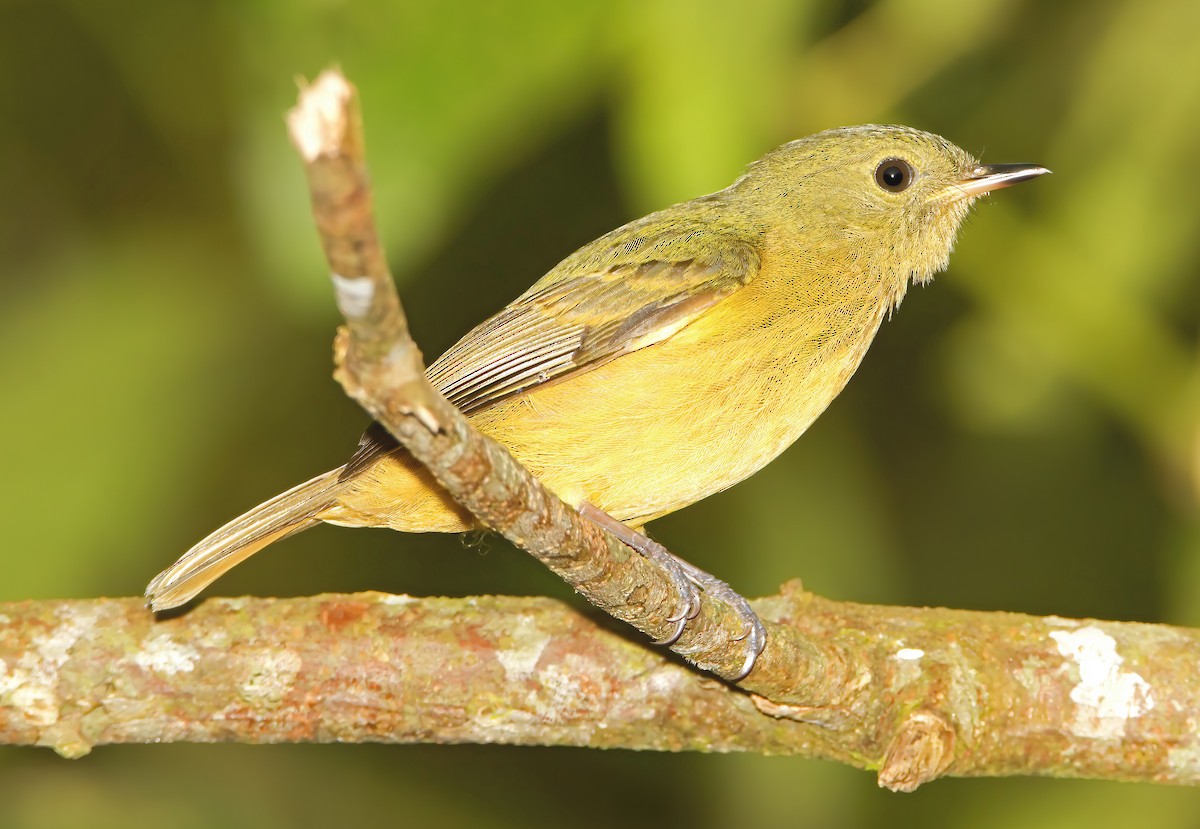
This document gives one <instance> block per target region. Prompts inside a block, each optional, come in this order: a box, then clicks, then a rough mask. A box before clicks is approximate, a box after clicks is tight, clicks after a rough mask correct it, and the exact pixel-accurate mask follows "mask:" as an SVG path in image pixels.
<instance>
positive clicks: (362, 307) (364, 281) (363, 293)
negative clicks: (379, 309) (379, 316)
mask: <svg viewBox="0 0 1200 829" xmlns="http://www.w3.org/2000/svg"><path fill="white" fill-rule="evenodd" d="M331 276H332V277H333V291H334V296H335V297H336V299H337V306H338V310H340V311H341V312H342V314H343V315H345V316H347V317H361V316H363V315H364V314H366V313H367V311H369V310H371V302H372V301H373V300H374V299H375V284H374V283H373V282H372V281H371V279H370V277H366V276H342V275H341V274H340V273H335V274H331Z"/></svg>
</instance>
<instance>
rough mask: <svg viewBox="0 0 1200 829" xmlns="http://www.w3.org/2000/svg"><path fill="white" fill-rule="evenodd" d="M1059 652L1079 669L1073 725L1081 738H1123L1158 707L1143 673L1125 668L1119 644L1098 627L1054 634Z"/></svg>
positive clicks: (1052, 637) (1073, 698) (1073, 689)
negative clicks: (1131, 724) (1131, 722)
mask: <svg viewBox="0 0 1200 829" xmlns="http://www.w3.org/2000/svg"><path fill="white" fill-rule="evenodd" d="M1050 638H1051V639H1053V640H1054V642H1055V644H1056V645H1057V646H1058V652H1059V653H1060V654H1062V655H1063V656H1065V657H1067V658H1068V659H1070V660H1072V661H1073V662H1075V663H1076V665H1078V667H1079V682H1078V683H1077V684H1076V685H1075V687H1074V688H1072V689H1071V700H1072V701H1073V702H1074V703H1075V705H1076V709H1075V718H1074V719H1073V720H1072V721H1071V723H1070V724H1069V727H1070V729H1071V732H1072V733H1073V734H1075V735H1076V736H1079V737H1092V738H1096V739H1102V740H1115V739H1120V738H1121V737H1123V736H1124V735H1125V727H1126V725H1127V724H1128V722H1129V720H1131V719H1136V718H1137V717H1141V716H1143V715H1144V714H1146V713H1147V712H1149V711H1150V710H1151V709H1153V708H1154V692H1153V689H1152V688H1151V687H1150V683H1148V682H1146V680H1144V679H1143V678H1142V677H1141V675H1140V674H1137V673H1135V672H1133V671H1125V670H1122V669H1121V665H1122V664H1123V663H1124V662H1125V659H1124V657H1122V656H1121V655H1120V654H1118V653H1117V641H1116V640H1115V639H1113V638H1112V637H1111V636H1109V635H1108V634H1107V633H1105V632H1104V631H1103V630H1101V629H1100V628H1098V627H1094V626H1089V627H1083V628H1079V629H1077V630H1074V631H1071V632H1069V633H1068V632H1067V631H1061V630H1056V631H1051V633H1050Z"/></svg>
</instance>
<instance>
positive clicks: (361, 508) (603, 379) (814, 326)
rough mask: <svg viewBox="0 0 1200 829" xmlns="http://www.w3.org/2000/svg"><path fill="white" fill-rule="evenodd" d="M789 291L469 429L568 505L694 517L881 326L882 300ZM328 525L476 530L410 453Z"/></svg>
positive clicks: (634, 520) (805, 420)
mask: <svg viewBox="0 0 1200 829" xmlns="http://www.w3.org/2000/svg"><path fill="white" fill-rule="evenodd" d="M779 288H780V286H779V285H772V284H771V283H770V282H769V281H767V280H761V281H756V282H753V283H751V284H750V285H749V286H747V287H745V288H743V289H742V290H740V291H739V292H738V293H737V294H735V295H733V296H732V297H730V298H728V299H726V300H724V301H722V302H721V303H719V304H718V305H716V306H715V307H714V308H712V309H711V310H710V311H708V312H706V313H705V314H704V315H703V316H701V317H700V318H698V319H697V320H695V321H694V322H692V323H691V324H690V325H688V326H687V327H685V328H683V329H682V330H680V331H678V332H677V333H675V334H674V335H673V336H671V337H669V338H668V339H667V340H664V341H663V342H661V343H658V344H655V345H652V346H649V347H647V348H643V349H641V350H639V351H636V352H633V353H630V354H626V355H623V356H621V357H618V358H616V359H614V360H611V361H609V362H608V363H605V364H603V365H600V366H598V367H596V368H594V369H591V370H588V371H583V372H580V373H578V374H575V375H572V376H569V377H567V378H565V379H564V380H562V381H559V382H554V383H550V384H547V385H545V386H541V387H537V388H535V389H533V390H531V391H529V392H526V393H523V394H521V395H519V396H516V397H512V398H508V399H505V400H501V401H499V402H498V403H495V404H493V405H492V406H490V407H488V408H486V409H484V410H481V411H479V412H476V413H474V414H473V415H471V421H472V423H473V424H474V425H475V426H476V427H477V428H478V429H479V430H480V431H481V432H483V433H484V434H486V435H489V436H490V437H492V438H495V439H496V440H497V441H499V442H500V443H502V444H504V445H505V446H506V447H508V449H509V450H510V451H511V452H512V453H513V455H514V456H515V457H516V458H517V459H518V460H519V461H521V463H522V464H524V465H525V466H526V467H527V468H528V469H529V470H530V471H532V472H533V473H534V474H535V475H536V476H537V477H538V478H539V479H540V480H541V481H542V482H543V483H545V484H546V486H548V487H549V488H550V489H551V490H552V491H553V492H554V493H555V494H557V495H558V496H559V497H560V498H562V499H563V500H564V501H566V502H567V503H570V504H572V505H578V504H580V503H581V502H585V501H586V502H588V503H591V504H593V505H595V506H597V507H599V508H600V509H602V510H604V511H606V512H608V513H609V514H610V515H613V516H614V517H616V518H618V519H620V520H622V521H625V522H628V523H630V524H631V525H634V526H640V525H642V524H644V523H646V522H647V521H650V520H652V519H654V518H657V517H659V516H662V515H665V514H667V513H669V512H673V511H674V510H677V509H680V508H682V507H685V506H687V505H688V504H691V503H694V502H696V501H698V500H700V499H702V498H704V497H706V496H708V495H711V494H713V493H715V492H719V491H721V490H723V489H725V488H727V487H729V486H732V485H733V484H735V483H737V482H738V481H740V480H742V479H743V478H746V477H747V476H749V475H751V474H753V473H754V472H756V471H757V470H758V469H760V468H762V466H764V465H765V464H766V463H768V462H769V461H771V460H772V459H774V458H775V457H776V456H777V455H778V454H779V453H780V452H782V451H783V450H784V449H785V448H787V447H788V446H789V445H790V444H791V443H792V442H793V441H794V440H796V438H798V437H799V436H800V435H801V434H802V433H803V432H804V430H805V429H807V428H808V426H809V425H810V424H811V423H812V422H813V420H815V419H816V418H817V416H818V415H819V414H820V413H821V412H822V411H824V409H825V407H826V406H828V405H829V403H830V401H832V400H833V398H834V397H835V396H836V395H837V394H838V392H840V391H841V389H842V388H843V386H845V384H846V381H847V380H849V378H850V376H851V375H852V374H853V373H854V370H855V369H856V368H857V367H858V364H859V362H860V361H861V359H862V356H863V354H864V353H865V352H866V349H867V346H868V345H869V344H870V341H871V339H872V337H873V336H874V333H875V331H876V329H877V328H878V326H879V322H880V320H881V318H882V313H883V312H882V308H881V307H877V306H878V303H877V302H875V301H870V302H867V301H865V300H864V299H862V298H858V297H855V298H853V299H851V300H846V298H845V297H837V298H836V299H837V300H840V301H830V300H828V299H825V300H822V301H820V302H814V301H813V300H812V299H811V298H807V299H806V298H805V297H795V296H793V295H792V294H791V293H789V292H788V291H781V290H779ZM780 297H782V300H781V299H780ZM806 302H807V303H808V304H807V305H805V303H806ZM324 517H327V519H328V520H331V521H333V522H335V523H343V524H354V525H362V524H367V525H372V526H381V525H382V526H389V527H392V528H394V529H398V530H404V531H408V532H421V531H441V532H457V531H462V530H466V529H470V528H471V527H472V526H473V524H472V518H471V516H470V514H469V513H467V512H466V511H465V510H463V509H462V508H461V507H459V506H458V505H457V504H455V503H454V502H453V501H452V500H451V499H450V498H449V497H448V496H447V495H446V494H445V493H444V492H443V491H442V490H441V489H440V488H439V487H437V485H436V483H434V482H433V481H432V479H431V477H430V476H429V475H428V473H426V472H425V471H424V469H423V468H421V467H420V466H419V465H418V464H417V463H416V462H415V461H413V460H412V459H411V458H408V457H407V456H405V455H393V456H390V457H387V458H385V459H383V460H381V461H380V462H379V463H377V464H376V465H375V467H374V468H372V469H370V470H368V471H367V472H365V473H364V474H363V475H362V476H361V477H360V478H359V479H357V483H356V484H355V485H354V486H352V487H351V488H350V489H349V490H348V491H347V492H346V493H345V494H344V496H343V497H342V499H341V504H340V506H339V508H338V509H337V510H335V511H334V512H332V513H331V514H330V515H328V516H324Z"/></svg>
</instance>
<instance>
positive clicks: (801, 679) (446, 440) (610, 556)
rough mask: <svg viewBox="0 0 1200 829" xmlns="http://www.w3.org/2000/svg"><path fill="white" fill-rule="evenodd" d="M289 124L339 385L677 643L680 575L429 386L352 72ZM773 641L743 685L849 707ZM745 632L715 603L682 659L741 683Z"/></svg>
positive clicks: (488, 520)
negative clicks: (328, 285) (331, 326)
mask: <svg viewBox="0 0 1200 829" xmlns="http://www.w3.org/2000/svg"><path fill="white" fill-rule="evenodd" d="M288 127H289V130H290V132H291V135H292V142H293V144H295V146H296V149H297V150H298V151H299V153H300V155H301V157H302V158H303V160H304V163H305V170H306V172H307V174H308V182H309V189H310V192H311V194H312V202H313V213H314V215H315V217H316V223H317V228H318V230H319V231H320V234H321V240H322V245H323V246H324V249H325V254H326V258H327V259H328V261H329V267H330V270H331V273H332V279H333V285H334V290H335V293H336V297H337V303H338V307H339V308H340V309H341V311H342V314H343V315H344V316H345V318H346V328H345V329H343V330H342V331H341V332H339V337H338V341H337V345H336V349H335V350H336V355H335V360H336V363H337V370H336V372H335V377H336V378H337V379H338V381H339V382H340V383H341V384H342V386H343V387H344V388H345V390H346V393H347V394H349V395H350V397H352V398H353V399H354V400H356V401H358V403H359V404H360V405H362V407H363V408H364V409H366V410H367V411H368V412H369V413H370V414H371V416H372V417H373V418H374V419H375V420H377V421H378V422H379V423H381V424H382V425H383V426H385V427H386V428H387V429H388V431H389V432H391V433H392V435H393V436H395V438H396V439H397V440H398V441H400V443H401V444H402V445H403V446H404V447H405V448H406V449H408V451H409V452H411V453H412V455H413V456H414V457H415V458H416V459H417V460H419V461H420V462H421V463H422V464H424V465H425V466H426V467H427V468H428V469H429V470H430V472H432V474H433V475H434V477H435V478H436V479H437V480H438V482H439V483H440V484H441V485H442V486H443V487H445V489H446V491H447V492H449V493H450V495H451V496H452V497H453V498H454V499H455V500H456V501H458V502H459V503H460V504H462V505H463V506H465V507H466V508H467V509H469V510H470V511H471V512H472V513H473V514H474V515H475V516H476V517H477V518H479V519H480V520H481V521H482V522H483V523H484V524H486V525H487V526H489V527H491V528H492V529H494V530H495V531H496V532H498V533H500V534H501V535H503V536H504V537H505V538H507V539H508V540H509V541H511V542H512V543H513V544H515V545H516V546H518V547H520V548H522V549H524V550H526V551H527V552H529V553H530V554H532V555H533V556H534V557H536V558H537V559H538V560H539V561H541V562H542V563H543V564H545V565H546V566H547V567H549V568H550V569H551V570H553V571H554V572H555V573H556V574H557V575H559V576H560V577H561V578H562V579H563V580H564V581H566V582H567V583H568V584H570V585H571V586H572V587H573V588H575V590H576V591H578V592H579V593H580V594H582V595H583V596H584V597H585V598H586V599H587V600H588V601H590V602H591V603H592V604H594V605H596V606H597V607H599V608H601V609H602V610H604V611H605V612H607V613H609V614H610V615H612V616H615V617H616V618H618V619H621V620H623V621H626V622H628V623H629V624H631V625H633V626H634V627H636V628H637V629H638V630H640V631H642V632H643V633H645V634H647V635H648V636H650V637H651V638H653V639H655V640H663V639H666V638H669V637H670V635H671V634H672V631H673V630H674V629H675V626H676V623H675V622H674V621H673V620H671V618H670V616H671V614H672V613H673V612H674V611H675V609H676V603H677V597H676V592H675V589H674V587H673V585H672V582H671V580H670V578H669V577H668V575H667V574H666V573H665V572H664V571H662V570H660V569H659V568H657V567H656V566H655V565H653V564H651V563H650V562H649V561H647V560H646V559H645V558H643V557H641V556H640V555H637V554H635V553H633V552H632V551H631V550H630V549H629V548H628V547H627V546H625V545H624V544H622V543H621V542H620V541H618V540H617V539H616V538H615V537H613V536H611V535H609V534H608V533H606V532H604V531H603V530H601V529H600V528H599V527H597V526H596V525H595V524H593V523H592V522H590V521H586V520H584V519H583V518H581V517H580V516H579V513H577V512H576V511H575V509H573V508H572V507H570V506H568V505H567V504H565V503H563V502H562V501H561V500H559V499H558V498H557V497H555V496H554V495H553V494H552V493H550V492H549V491H548V490H546V489H545V487H543V486H542V485H541V483H540V482H539V481H538V480H537V479H536V478H534V477H533V476H532V475H531V474H530V473H529V472H528V471H527V470H525V469H524V467H522V466H521V465H520V464H519V463H517V461H516V460H515V459H514V458H513V457H512V456H511V455H510V454H509V453H508V451H507V450H506V449H505V448H504V447H503V446H501V445H500V444H498V443H496V442H495V441H493V440H491V439H490V438H487V437H485V436H483V435H481V434H480V433H479V432H477V431H476V430H475V429H474V428H473V427H472V426H471V424H470V422H469V421H468V420H467V419H466V417H465V416H464V415H463V414H462V413H461V412H459V411H458V410H457V409H456V408H454V407H453V406H452V405H450V403H449V402H447V401H446V399H445V398H444V397H442V395H441V394H440V393H439V392H438V390H437V389H435V388H433V386H432V385H430V384H429V382H428V381H427V380H426V379H425V369H424V366H423V365H422V362H421V355H420V352H419V351H418V350H417V346H416V344H415V343H414V342H413V341H412V339H411V338H410V337H409V334H408V325H407V322H406V321H405V317H404V311H403V310H402V308H401V306H400V300H399V298H398V296H397V295H396V288H395V284H394V282H393V281H392V277H391V274H390V273H389V272H388V269H387V263H386V258H385V256H384V255H383V251H382V250H381V248H380V246H379V238H378V235H377V233H376V231H375V225H374V218H373V215H372V208H371V195H370V186H369V184H368V181H367V174H366V165H365V160H364V148H363V137H362V128H361V124H360V119H359V111H358V104H357V96H356V93H355V91H354V88H353V87H352V86H351V85H350V84H349V83H348V82H347V81H346V80H345V79H344V78H343V77H342V76H341V75H340V74H339V73H337V72H334V71H326V72H324V73H323V74H322V75H321V76H320V77H319V78H318V79H317V80H316V82H315V83H314V84H313V85H312V86H311V87H308V88H306V89H303V90H302V91H301V94H300V103H299V104H298V105H297V106H296V108H295V109H293V110H292V111H291V113H289V116H288ZM767 633H768V635H767V647H766V650H765V651H764V652H763V654H762V655H761V656H760V657H759V659H758V662H757V666H756V668H755V670H754V671H753V672H752V673H751V674H750V676H749V677H748V678H747V679H746V680H745V681H744V682H742V683H741V685H742V687H744V688H747V689H749V690H752V691H754V692H756V693H759V694H762V695H764V696H767V697H770V698H771V699H774V700H777V701H781V702H802V703H803V704H806V705H826V704H836V703H837V701H838V699H839V696H838V695H839V692H840V688H841V687H842V686H843V685H844V682H845V679H846V677H844V676H843V675H842V674H841V673H840V671H839V668H838V660H839V659H840V657H839V655H837V654H831V653H830V652H829V651H828V649H827V648H824V647H823V646H821V645H820V644H819V643H814V642H808V641H805V640H803V639H801V638H799V637H797V636H796V635H795V634H794V631H789V630H788V629H786V628H775V629H770V628H768V632H767ZM744 635H745V630H744V622H743V620H742V618H741V616H740V615H739V614H738V613H737V611H736V610H735V609H734V608H732V607H730V606H728V605H727V604H725V603H724V602H721V601H717V600H714V599H713V598H712V597H711V596H710V595H708V594H704V595H703V601H702V604H701V609H700V613H699V615H698V617H697V618H695V619H693V620H690V621H689V622H688V624H687V627H686V629H685V630H684V632H683V635H682V636H680V637H679V639H678V641H677V642H676V643H675V644H674V645H673V646H672V650H674V651H675V652H676V653H678V654H679V655H681V656H683V657H684V658H685V659H687V660H688V661H690V662H691V663H693V664H694V665H697V666H698V667H701V668H704V669H706V670H710V671H712V672H714V673H716V674H717V675H718V676H721V677H724V678H726V679H734V678H737V677H740V676H741V674H742V671H743V665H744V662H745V648H744V645H743V643H742V641H741V640H742V637H744Z"/></svg>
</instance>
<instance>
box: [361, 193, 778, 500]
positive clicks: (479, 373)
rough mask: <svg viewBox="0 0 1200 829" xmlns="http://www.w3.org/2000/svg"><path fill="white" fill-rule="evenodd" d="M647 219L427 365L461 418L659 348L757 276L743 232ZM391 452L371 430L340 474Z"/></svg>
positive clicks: (608, 239)
mask: <svg viewBox="0 0 1200 829" xmlns="http://www.w3.org/2000/svg"><path fill="white" fill-rule="evenodd" d="M654 219H655V217H654V216H648V217H646V219H642V220H640V221H638V222H634V223H632V224H630V225H626V226H625V227H623V228H620V229H618V230H615V231H613V232H612V233H610V234H608V235H607V236H603V237H601V238H600V239H597V240H596V241H595V242H593V243H591V244H590V245H587V246H585V247H583V248H581V249H580V250H579V251H577V252H576V253H575V254H573V255H572V256H571V257H569V258H567V259H566V260H564V261H563V262H562V263H561V264H560V265H559V266H558V267H556V268H555V269H554V270H552V271H551V272H550V273H548V274H546V276H544V277H543V278H542V279H540V280H539V281H538V282H537V283H535V284H534V285H533V287H531V288H530V289H529V290H528V291H526V292H525V293H524V294H522V295H521V296H520V297H518V298H517V299H516V300H514V301H513V302H512V303H510V304H509V305H508V306H507V307H505V308H504V310H502V311H501V312H500V313H498V314H496V315H495V316H493V317H491V318H490V319H488V320H486V321H485V322H483V323H481V324H480V325H478V326H477V327H475V328H474V329H473V330H472V331H470V332H469V333H468V334H467V335H466V336H464V337H463V338H462V339H461V340H459V341H458V343H456V344H455V345H454V346H452V347H451V348H450V350H449V351H447V352H446V353H445V354H443V355H442V356H441V357H439V358H438V359H437V360H436V361H435V362H434V363H433V365H431V366H430V367H429V371H428V376H429V379H430V381H431V382H432V383H433V385H434V386H436V387H437V388H438V389H439V390H440V391H441V392H442V394H444V395H445V396H446V397H447V398H448V399H449V400H450V402H451V403H453V404H454V405H455V406H457V407H459V408H460V409H462V410H463V411H464V412H468V413H470V412H473V411H478V410H479V409H482V408H484V407H486V406H488V405H490V404H492V403H494V402H496V401H497V400H501V399H503V398H506V397H509V396H511V395H514V394H518V393H520V392H523V391H526V390H528V389H530V388H533V387H535V386H538V385H541V384H543V383H548V382H551V381H554V380H559V379H562V378H564V377H566V376H568V375H570V374H573V373H576V372H580V371H587V370H589V369H591V368H595V367H596V366H598V365H601V364H603V363H605V362H607V361H608V360H611V359H613V358H615V357H619V356H621V355H622V354H627V353H629V352H631V351H636V350H638V349H640V348H645V347H646V346H649V345H653V344H654V343H657V342H661V341H662V340H664V339H666V338H667V337H669V336H671V335H672V334H674V333H675V332H676V331H678V330H679V329H681V328H683V327H684V326H685V325H687V324H688V323H689V322H691V321H692V320H694V319H696V317H698V316H699V315H700V314H702V313H704V311H706V310H707V309H709V308H711V307H712V306H713V305H715V304H716V303H718V302H720V301H721V300H722V299H723V298H725V297H727V296H729V295H730V294H732V293H734V292H735V291H736V290H737V289H738V288H740V287H742V286H743V285H745V284H746V283H748V282H749V281H750V280H751V279H753V278H754V276H755V274H756V273H757V272H758V266H759V255H758V251H757V248H756V247H755V246H754V245H753V244H752V243H751V242H750V241H748V240H747V238H746V234H744V233H736V232H733V231H732V230H730V229H727V228H723V227H721V226H720V224H719V223H715V222H713V221H711V220H709V221H705V222H698V221H697V222H687V221H675V222H670V221H668V222H666V223H665V227H664V223H663V222H662V221H661V220H660V221H658V222H655V221H653V220H654ZM394 447H395V443H394V441H392V440H391V437H390V436H388V435H387V433H386V432H385V431H384V430H383V429H382V428H379V427H377V425H373V426H372V428H371V429H369V430H368V431H367V433H366V434H364V435H363V439H362V441H360V443H359V447H358V451H357V452H356V453H355V456H354V458H352V459H351V461H350V463H349V464H348V465H347V467H346V471H345V472H344V473H343V477H348V476H350V475H354V474H356V473H357V472H358V471H360V470H362V469H364V468H365V467H366V466H368V465H370V464H371V463H372V462H373V461H374V459H375V458H377V457H379V455H381V454H385V453H386V452H387V451H390V449H392V448H394Z"/></svg>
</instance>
